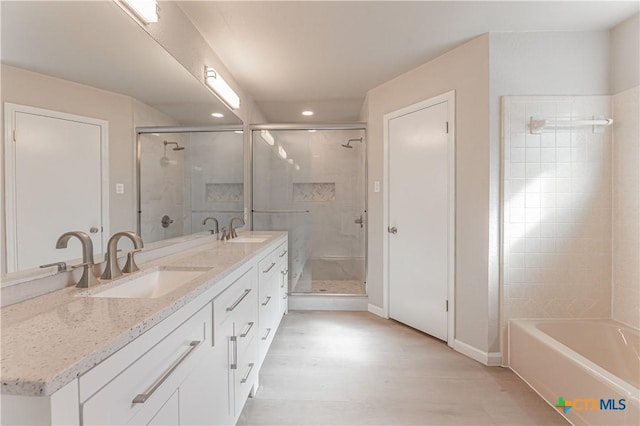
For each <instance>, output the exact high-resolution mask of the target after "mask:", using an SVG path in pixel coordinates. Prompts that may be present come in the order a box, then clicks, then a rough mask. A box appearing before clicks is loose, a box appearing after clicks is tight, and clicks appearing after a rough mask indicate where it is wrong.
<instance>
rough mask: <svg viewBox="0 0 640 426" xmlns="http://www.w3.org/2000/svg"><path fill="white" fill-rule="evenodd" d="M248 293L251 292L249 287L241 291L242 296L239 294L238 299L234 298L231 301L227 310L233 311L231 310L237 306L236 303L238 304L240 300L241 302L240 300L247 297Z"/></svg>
mask: <svg viewBox="0 0 640 426" xmlns="http://www.w3.org/2000/svg"><path fill="white" fill-rule="evenodd" d="M249 293H251V289H250V288H248V289H246V290H245V291H244V293H242V296H240V297H239V298H238V300H236V301H235V302H233V305H231V306H229V307H228V308H227V312H231V311H233V310H234V309H235V308H236V306H238V305H239V304H240V302H242V300H243V299H244V298H245V297H247V295H249Z"/></svg>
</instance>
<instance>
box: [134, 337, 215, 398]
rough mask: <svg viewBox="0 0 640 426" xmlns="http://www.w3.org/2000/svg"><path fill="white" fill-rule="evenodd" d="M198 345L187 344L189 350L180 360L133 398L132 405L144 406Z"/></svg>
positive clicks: (196, 342) (193, 342) (195, 341)
mask: <svg viewBox="0 0 640 426" xmlns="http://www.w3.org/2000/svg"><path fill="white" fill-rule="evenodd" d="M200 343H202V342H200V341H197V340H194V341H192V342H191V343H189V349H187V350H186V352H185V353H183V354H182V355H181V356H180V358H178V359H177V360H176V361H175V362H174V363H173V364H171V365H170V366H169V368H168V369H167V371H165V372H164V374H162V376H160V377H159V378H158V379H157V380H156V381H155V382H153V384H152V385H151V386H150V387H149V389H147V390H146V392H145V393H141V394H138V395H137V396H136V397H135V398H133V401H132V402H133V403H134V404H144V403H145V402H146V401H147V399H149V398H151V395H153V393H154V392H155V391H156V390H158V388H159V387H160V386H161V385H162V384H163V383H164V382H165V380H167V379H168V378H169V376H170V375H171V374H172V373H173V372H174V371H175V370H176V368H178V366H179V365H180V364H182V362H184V360H185V359H187V357H188V356H189V355H191V353H192V352H193V351H194V350H195V349H196V348H197V347H198V345H199V344H200Z"/></svg>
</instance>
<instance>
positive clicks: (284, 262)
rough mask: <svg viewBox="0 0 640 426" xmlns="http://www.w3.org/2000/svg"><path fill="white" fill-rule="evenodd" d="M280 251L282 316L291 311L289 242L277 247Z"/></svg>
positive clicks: (279, 269)
mask: <svg viewBox="0 0 640 426" xmlns="http://www.w3.org/2000/svg"><path fill="white" fill-rule="evenodd" d="M276 252H277V253H278V271H279V272H280V283H279V286H278V288H279V293H278V295H279V298H278V299H279V300H278V301H279V305H280V317H282V316H283V315H285V314H287V313H288V312H289V299H288V298H289V247H288V243H282V244H280V246H278V248H277V249H276Z"/></svg>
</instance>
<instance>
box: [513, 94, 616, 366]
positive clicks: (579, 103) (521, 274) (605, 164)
mask: <svg viewBox="0 0 640 426" xmlns="http://www.w3.org/2000/svg"><path fill="white" fill-rule="evenodd" d="M610 102H611V98H610V97H609V96H579V97H564V96H563V97H547V96H535V97H519V96H509V97H505V98H503V118H502V122H503V135H502V137H503V155H504V157H503V158H504V160H503V178H504V186H503V188H504V189H503V269H502V274H503V276H502V282H503V287H502V312H501V316H502V321H501V324H502V332H503V353H504V354H506V353H507V351H506V347H507V342H506V340H507V339H506V337H507V336H506V327H507V323H508V320H509V319H511V318H602V317H610V315H611V204H612V190H611V184H612V178H611V158H612V157H611V156H612V145H611V130H610V128H606V129H604V128H601V130H602V133H594V132H593V130H592V127H591V126H584V127H575V128H564V129H557V130H553V129H551V130H548V131H544V132H543V133H542V134H532V133H531V132H530V129H529V121H530V119H531V117H534V118H546V119H568V118H574V119H590V118H592V117H594V116H595V117H611V111H610Z"/></svg>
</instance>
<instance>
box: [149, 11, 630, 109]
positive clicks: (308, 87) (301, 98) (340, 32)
mask: <svg viewBox="0 0 640 426" xmlns="http://www.w3.org/2000/svg"><path fill="white" fill-rule="evenodd" d="M180 6H181V8H182V9H183V11H184V12H185V13H186V14H187V15H188V16H189V18H190V19H191V20H192V22H193V23H194V24H195V25H196V27H197V28H198V30H199V31H200V32H201V33H202V35H203V36H204V37H205V39H206V40H207V41H208V42H209V44H210V45H211V46H212V48H213V49H214V50H215V52H216V53H217V55H218V56H219V57H220V59H221V60H222V62H223V63H224V64H225V65H226V67H227V68H228V69H229V70H230V72H231V73H232V74H233V77H234V78H235V80H236V81H237V82H238V84H239V85H240V86H241V87H242V88H243V90H244V91H246V92H247V93H249V94H250V95H251V96H252V97H253V98H254V99H255V100H256V101H257V104H258V107H259V108H260V109H261V111H262V112H263V113H264V114H265V116H266V118H267V119H268V121H270V122H300V121H303V122H304V121H313V122H323V121H324V122H332V121H356V120H358V117H359V113H360V108H361V106H362V102H363V100H364V98H365V95H366V92H367V91H368V90H370V89H372V88H374V87H376V86H377V85H379V84H381V83H384V82H386V81H388V80H391V79H392V78H394V77H396V76H398V75H400V74H402V73H404V72H406V71H409V70H411V69H413V68H415V67H417V66H419V65H421V64H424V63H426V62H428V61H430V60H431V59H433V58H435V57H437V56H439V55H441V54H442V53H444V52H446V51H448V50H450V49H452V48H454V47H456V46H458V45H460V44H462V43H464V42H465V41H467V40H469V39H471V38H473V37H476V36H478V35H480V34H483V33H486V32H490V31H589V30H606V29H610V28H612V27H613V26H615V25H616V24H618V23H619V22H621V21H623V20H624V19H626V18H627V17H629V16H631V15H633V14H634V13H637V11H638V2H637V1H619V2H616V1H586V2H584V1H581V2H575V1H554V2H544V1H517V2H503V1H499V2H485V1H471V2H462V1H417V2H416V1H413V2H400V1H376V2H373V1H354V2H343V1H326V2H311V1H283V2H270V1H257V2H245V1H194V2H191V1H186V2H180ZM161 19H162V18H161ZM303 109H312V110H314V111H315V112H316V114H315V115H314V116H313V117H311V118H304V117H302V116H301V115H300V113H301V111H302V110H303Z"/></svg>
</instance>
